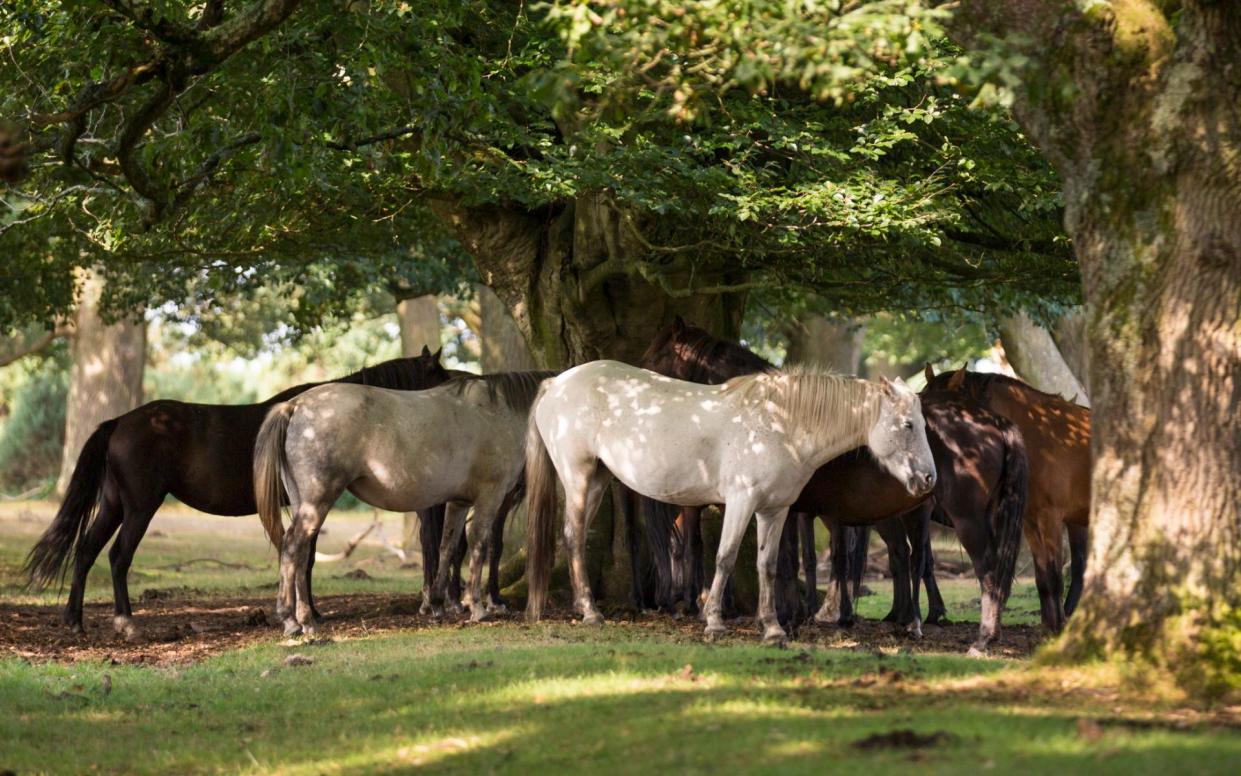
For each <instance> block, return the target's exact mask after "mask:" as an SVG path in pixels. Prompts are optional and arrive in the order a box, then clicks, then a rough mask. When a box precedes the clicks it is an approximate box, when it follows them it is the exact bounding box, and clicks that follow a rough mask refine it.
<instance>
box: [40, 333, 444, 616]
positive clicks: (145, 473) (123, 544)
mask: <svg viewBox="0 0 1241 776" xmlns="http://www.w3.org/2000/svg"><path fill="white" fill-rule="evenodd" d="M439 356H440V354H439V352H438V351H437V352H435V353H431V352H430V350H429V349H427V348H423V351H422V354H421V355H420V356H416V357H414V358H399V359H393V360H391V361H385V362H383V363H381V364H376V365H375V366H372V367H367V368H366V369H362V370H360V371H358V372H354V373H353V374H351V375H347V376H345V377H342V378H340V379H339V380H336V381H334V382H341V383H357V384H361V385H370V386H380V387H386V388H394V389H400V390H419V389H424V388H431V387H433V386H436V385H439V384H440V383H443V382H445V381H446V380H448V378H449V376H450V375H449V372H448V371H447V370H446V369H444V367H443V366H441V365H440V362H439ZM316 385H321V383H307V384H306V385H299V386H296V387H293V388H289V389H288V390H286V391H283V392H281V393H279V394H276V395H275V396H273V397H271V398H270V399H268V400H267V401H264V402H260V403H258V404H237V405H221V404H190V403H187V402H180V401H168V400H158V401H152V402H148V403H147V404H144V405H142V406H141V407H139V408H137V409H135V410H132V411H130V412H128V413H126V414H124V415H121V416H120V417H118V418H113V419H112V420H109V421H106V422H104V423H101V424H100V425H99V428H97V429H96V430H95V432H94V433H93V434H91V436H90V438H89V439H88V440H87V442H86V445H85V446H84V447H83V448H82V453H81V455H79V456H78V462H77V465H76V466H75V468H74V470H73V476H72V477H71V478H70V480H69V488H68V491H67V492H66V494H65V498H64V501H62V502H61V505H60V510H59V511H58V512H57V513H56V517H55V518H54V519H53V520H52V524H51V525H50V526H49V527H48V529H47V531H45V532H44V534H43V536H42V537H41V538H40V539H39V541H38V543H37V544H36V545H35V546H34V549H32V550H31V551H30V554H29V556H28V557H27V559H26V571H27V572H28V573H29V575H30V580H31V582H32V584H36V585H46V584H48V583H50V582H53V581H56V580H63V579H64V576H65V574H66V572H67V571H68V567H69V559H70V556H71V555H72V557H73V580H72V584H71V586H70V588H69V601H68V603H66V605H65V611H64V615H63V620H64V622H65V624H66V625H69V626H70V627H71V628H73V629H74V630H75V631H79V632H80V631H81V630H82V596H83V594H84V592H85V588H86V575H87V573H88V572H89V571H90V568H91V566H92V565H94V563H95V559H96V558H97V557H98V556H99V553H100V551H101V550H102V549H103V546H104V545H105V544H107V542H108V540H109V539H110V538H111V537H112V534H114V533H116V531H117V529H118V528H119V529H120V535H119V536H118V537H117V539H116V541H115V542H113V544H112V549H111V550H110V551H109V553H108V559H109V560H110V561H111V565H112V589H113V596H114V599H115V601H114V603H115V612H116V615H115V617H114V618H113V626H114V627H115V628H116V629H117V631H118V632H121V633H124V634H125V635H126V636H127V637H129V636H133V635H134V634H135V633H136V629H135V627H134V625H133V622H132V619H131V618H132V616H133V611H132V609H131V608H130V601H129V587H128V582H127V576H128V574H129V567H130V564H131V563H132V562H133V559H134V553H135V552H136V551H137V549H138V544H139V542H141V541H142V537H143V536H144V535H145V534H146V530H147V526H148V525H150V523H151V518H153V517H154V516H155V512H156V510H158V509H159V507H160V505H161V504H163V503H164V499H165V498H166V497H167V496H168V495H170V494H171V495H173V496H175V497H177V498H178V499H180V500H181V501H182V502H184V503H186V504H188V505H189V506H191V507H193V508H195V509H197V510H199V511H202V512H206V513H208V514H212V515H252V514H254V513H255V509H256V508H255V504H254V488H253V485H252V482H253V480H252V477H253V474H252V471H251V467H252V464H251V462H252V460H253V456H254V440H255V437H256V436H257V435H258V431H259V426H261V425H262V423H263V418H264V417H266V415H267V411H268V409H270V408H271V407H272V406H273V405H276V404H279V403H280V402H283V401H287V400H288V399H291V398H292V397H294V396H297V395H298V394H300V393H303V392H305V391H307V390H309V389H310V388H313V387H315V386H316ZM311 557H313V551H312V554H311ZM307 574H308V575H309V570H307Z"/></svg>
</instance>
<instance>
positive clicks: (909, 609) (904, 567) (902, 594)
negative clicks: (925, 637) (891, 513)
mask: <svg viewBox="0 0 1241 776" xmlns="http://www.w3.org/2000/svg"><path fill="white" fill-rule="evenodd" d="M875 529H876V530H878V531H879V536H880V537H881V538H882V539H883V541H884V543H885V544H887V545H888V568H889V570H890V571H891V574H892V609H891V611H889V612H888V614H887V616H885V617H884V618H883V619H884V621H885V622H894V623H897V624H900V625H907V624H909V623H910V622H912V620H913V597H912V591H913V581H912V580H911V579H910V578H909V575H910V551H909V539H908V537H907V535H906V533H905V527H904V526H903V525H901V522H900V520H897V519H895V518H891V517H889V518H886V519H884V520H880V521H879V522H878V523H876V524H875Z"/></svg>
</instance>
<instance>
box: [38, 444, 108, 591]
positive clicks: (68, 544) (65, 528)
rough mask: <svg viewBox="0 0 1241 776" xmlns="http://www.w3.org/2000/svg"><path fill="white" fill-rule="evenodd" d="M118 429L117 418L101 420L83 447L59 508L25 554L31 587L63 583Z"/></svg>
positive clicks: (90, 516) (97, 494)
mask: <svg viewBox="0 0 1241 776" xmlns="http://www.w3.org/2000/svg"><path fill="white" fill-rule="evenodd" d="M115 430H116V420H115V419H113V420H108V421H105V422H103V423H100V424H99V428H97V429H95V433H93V434H91V435H90V439H87V440H86V444H85V445H84V446H83V447H82V453H81V454H80V455H79V456H78V463H77V466H75V467H74V468H73V476H72V477H70V478H69V489H68V491H67V492H66V493H65V498H64V501H62V502H61V503H60V510H59V511H57V512H56V517H55V518H54V519H53V520H52V524H51V525H49V526H48V527H47V530H46V531H44V532H43V536H41V537H39V542H38V544H36V545H35V546H34V549H32V550H31V551H30V554H29V555H27V556H26V566H25V568H24V569H23V570H24V571H25V573H26V574H28V575H29V577H30V584H31V585H32V586H34V587H39V588H42V587H46V586H47V585H49V584H51V583H52V582H54V581H55V582H60V583H62V584H63V583H64V579H65V572H67V571H68V570H69V556H70V554H71V553H72V551H74V550H75V549H76V547H77V545H78V543H79V542H80V541H81V539H82V536H84V535H85V534H86V531H87V529H88V528H89V527H90V522H91V520H92V519H94V517H95V512H96V510H97V509H98V507H99V498H100V492H101V491H102V490H103V483H104V480H105V478H106V477H107V473H108V442H109V440H111V438H112V432H113V431H115Z"/></svg>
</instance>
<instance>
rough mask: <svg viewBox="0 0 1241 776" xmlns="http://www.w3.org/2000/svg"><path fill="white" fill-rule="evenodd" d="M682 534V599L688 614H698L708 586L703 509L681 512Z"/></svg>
mask: <svg viewBox="0 0 1241 776" xmlns="http://www.w3.org/2000/svg"><path fill="white" fill-rule="evenodd" d="M681 525H682V527H681V533H682V535H683V536H684V537H685V538H684V539H683V540H682V541H683V542H684V545H685V549H684V551H683V552H682V556H681V557H682V563H683V564H684V570H683V572H682V580H683V585H682V598H683V600H684V602H685V611H686V613H687V614H697V613H698V611H699V607H700V606H701V602H702V600H703V595H704V593H705V591H704V589H703V588H704V587H705V586H706V577H707V574H706V568H705V563H706V550H705V549H704V548H703V545H702V509H700V508H699V507H686V508H685V509H683V510H682V511H681Z"/></svg>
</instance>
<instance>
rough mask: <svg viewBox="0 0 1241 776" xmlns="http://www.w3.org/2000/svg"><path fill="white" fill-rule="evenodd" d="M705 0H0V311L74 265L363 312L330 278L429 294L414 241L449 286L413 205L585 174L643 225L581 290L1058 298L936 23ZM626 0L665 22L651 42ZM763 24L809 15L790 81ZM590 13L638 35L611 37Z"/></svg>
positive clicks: (579, 188) (902, 300)
mask: <svg viewBox="0 0 1241 776" xmlns="http://www.w3.org/2000/svg"><path fill="white" fill-rule="evenodd" d="M693 5H694V6H695V7H694V8H690V9H683V10H685V11H687V12H680V11H678V10H677V8H676V7H674V5H673V4H668V3H663V2H650V3H618V4H608V5H607V9H608V10H607V13H608V14H611V16H609V17H607V18H602V17H599V15H598V13H597V12H596V10H595V9H596V6H593V5H592V4H565V5H561V6H552V7H550V8H548V7H539V8H536V9H528V8H526V7H525V6H523V5H520V4H516V5H515V4H511V3H503V2H497V1H492V2H486V1H480V2H470V3H448V2H430V3H423V4H419V5H418V6H417V7H416V8H415V7H413V6H411V5H410V4H408V3H405V2H390V1H385V0H377V1H376V2H372V3H369V4H368V5H366V6H365V7H362V6H357V5H356V4H349V3H344V2H338V1H336V0H312V1H310V2H306V1H303V2H288V1H287V0H286V1H285V2H276V0H256V1H255V2H249V3H240V2H238V3H220V2H207V3H202V4H184V3H173V2H162V3H158V2H157V3H139V2H84V3H75V4H61V3H55V2H51V0H18V2H15V3H12V4H9V5H7V6H6V9H5V10H4V11H0V14H4V18H3V25H4V29H5V35H4V39H3V46H4V48H5V55H6V58H8V59H10V60H11V61H12V62H13V63H14V64H15V66H14V67H8V68H5V69H4V70H3V73H2V74H0V95H3V96H0V115H3V116H6V117H8V118H9V119H10V120H11V121H13V122H15V123H17V124H18V125H19V126H22V127H25V135H24V137H23V142H24V143H26V144H27V146H28V148H29V150H30V153H29V167H30V171H31V172H30V176H29V177H28V178H27V179H26V181H25V182H24V183H22V184H20V185H18V186H15V187H12V188H10V189H9V191H8V192H7V193H6V194H5V195H4V199H5V202H6V204H7V205H8V206H9V213H8V214H7V215H6V216H0V218H3V219H4V220H2V221H0V230H2V232H3V233H2V234H0V243H2V244H3V247H4V248H5V249H6V250H7V251H8V252H9V253H10V254H11V255H14V256H16V257H18V258H17V259H16V260H15V261H13V262H11V263H10V264H9V265H8V266H7V267H6V268H5V269H3V270H0V272H6V273H8V275H9V276H8V277H5V278H2V279H3V281H4V283H5V285H6V286H9V287H13V288H19V287H20V288H22V289H23V291H22V293H21V294H19V295H15V297H14V299H12V300H10V301H8V302H6V303H5V305H4V307H3V308H2V309H0V322H3V323H9V324H11V323H13V322H15V321H18V320H23V319H28V318H30V317H32V316H35V317H39V316H42V317H45V318H46V317H48V316H50V315H52V314H53V313H55V312H56V311H58V310H60V309H63V307H64V306H65V305H66V304H67V300H68V294H69V293H70V291H69V289H70V287H69V286H68V285H67V284H66V282H65V280H64V278H65V269H66V267H69V266H72V265H74V264H77V263H82V262H84V261H91V262H102V263H103V264H104V265H105V267H106V268H107V271H108V272H109V273H110V274H112V275H113V276H114V277H115V278H116V279H117V280H118V281H119V282H117V283H114V284H113V285H112V286H111V288H112V289H114V293H117V294H121V295H122V296H124V297H125V298H124V299H121V300H120V302H121V304H122V306H124V305H125V304H128V305H134V304H138V303H140V302H142V301H148V302H149V301H158V300H162V299H170V298H174V299H175V298H181V297H182V296H184V295H185V294H186V293H187V289H190V288H191V287H192V288H193V289H195V290H197V291H198V292H200V293H201V294H202V295H203V296H204V297H205V298H207V299H214V298H218V297H221V296H224V295H228V294H232V293H235V292H238V291H246V290H249V289H251V288H252V287H253V285H254V284H255V283H256V282H258V281H260V280H261V281H263V282H270V281H272V280H273V279H274V280H277V281H279V282H284V283H288V284H293V285H297V286H300V287H302V288H303V291H302V292H301V293H303V294H305V295H306V296H307V297H308V298H307V299H306V302H305V304H304V305H303V306H302V307H300V308H299V309H302V310H304V311H306V314H305V319H306V320H307V321H311V320H312V319H313V318H314V317H315V316H316V315H318V314H319V312H320V311H323V310H327V311H330V312H340V311H341V309H342V308H341V305H344V304H348V303H351V302H348V301H346V300H348V299H350V298H349V297H348V296H347V295H344V294H342V293H341V290H342V289H347V288H353V287H358V286H367V285H375V284H380V283H390V282H391V281H392V280H393V278H394V277H397V276H398V275H400V274H401V273H402V272H405V273H411V272H412V274H413V275H414V278H413V280H412V281H410V282H409V283H408V285H410V286H413V287H424V286H425V285H427V283H426V280H425V278H424V277H423V275H425V274H427V271H428V270H427V268H428V267H433V266H437V264H436V262H432V261H428V259H429V258H435V259H436V260H437V262H438V266H440V267H442V268H444V271H442V272H436V271H431V272H430V274H431V276H432V278H438V282H440V283H441V285H442V284H444V283H446V282H447V283H448V284H451V281H453V280H457V279H460V278H462V277H465V275H466V274H467V273H466V271H465V270H463V269H462V267H463V266H464V264H463V263H462V262H461V256H460V253H459V249H457V248H456V246H455V244H453V243H452V242H451V241H450V240H448V239H447V238H446V237H445V236H444V233H443V230H442V227H441V225H440V224H439V223H438V222H437V221H436V220H435V219H434V218H433V217H431V216H430V214H429V211H428V209H427V207H426V204H427V203H428V202H434V201H436V200H443V199H448V200H451V201H452V202H454V203H458V204H466V205H474V204H489V205H500V206H504V207H519V208H521V209H523V210H524V211H526V212H539V211H540V210H543V211H547V210H548V209H554V208H556V207H558V206H560V205H562V204H563V203H565V202H567V201H572V199H573V198H574V197H576V196H580V195H582V194H584V193H602V194H603V195H604V196H605V198H606V201H607V202H608V203H609V206H610V207H613V208H615V209H616V210H617V211H618V212H620V213H622V214H623V217H622V218H621V219H620V220H621V223H623V224H625V228H626V230H627V231H629V232H630V234H629V235H628V237H632V238H633V240H634V242H635V243H636V244H638V245H640V246H641V250H640V252H639V253H640V255H636V256H629V257H626V259H625V260H624V261H621V262H612V263H608V262H607V261H602V262H601V264H600V266H599V267H598V272H597V276H598V280H599V282H603V281H604V280H606V278H608V277H615V276H630V277H640V278H643V279H645V280H648V281H650V282H652V283H655V284H657V285H660V286H663V287H664V290H665V291H666V292H668V293H670V294H673V295H678V294H683V293H689V292H690V291H701V290H703V288H704V287H705V288H706V290H713V289H712V288H710V287H709V286H710V284H703V283H700V284H698V285H695V283H694V280H693V278H697V277H706V276H712V275H713V274H718V273H719V271H720V270H721V268H723V269H726V270H727V271H729V272H730V273H731V277H733V278H734V282H732V283H729V284H727V288H721V289H719V290H745V289H767V290H774V292H775V293H788V292H800V291H801V290H804V289H813V290H814V291H815V292H817V293H819V294H821V295H823V296H824V297H825V298H826V299H828V300H829V301H830V302H831V303H832V304H833V305H834V306H836V307H837V308H838V309H839V310H841V311H844V312H849V313H859V312H866V311H871V310H879V309H900V310H909V309H924V308H935V309H941V310H952V309H956V310H962V311H967V312H977V311H979V310H981V309H983V308H984V307H985V306H987V305H990V304H992V303H994V302H996V301H997V300H998V303H999V304H1000V305H1009V306H1012V305H1029V304H1039V303H1043V304H1045V303H1047V302H1051V303H1056V302H1059V301H1064V300H1070V299H1072V298H1073V296H1074V293H1075V276H1074V275H1075V267H1074V265H1073V262H1072V260H1071V256H1070V252H1069V250H1068V247H1067V245H1066V243H1065V241H1064V239H1063V236H1062V234H1061V233H1060V230H1059V227H1058V224H1057V219H1058V213H1059V208H1060V204H1059V201H1058V196H1059V195H1058V184H1057V182H1056V180H1055V177H1054V175H1052V174H1051V172H1050V171H1049V170H1048V168H1047V167H1046V165H1045V164H1044V163H1043V162H1042V161H1041V160H1040V159H1039V158H1038V156H1037V155H1036V154H1035V153H1034V152H1033V151H1032V149H1031V148H1030V147H1029V145H1028V144H1027V143H1026V141H1025V140H1024V138H1022V137H1021V135H1020V133H1018V132H1017V131H1016V129H1015V127H1014V125H1013V124H1012V122H1011V120H1009V119H1008V118H1007V117H1006V116H1005V115H1004V114H1003V113H1002V112H999V111H993V112H977V111H971V110H969V109H968V98H966V97H963V96H962V95H961V94H960V93H958V91H957V90H956V88H955V87H954V86H953V85H952V84H951V83H945V82H942V80H941V79H939V78H937V77H936V75H935V70H934V68H935V67H936V66H937V65H938V63H940V62H942V61H945V60H944V57H947V58H948V59H951V57H952V55H951V53H950V52H946V51H941V50H939V49H937V48H936V46H940V45H941V44H939V43H933V42H931V41H930V40H929V38H928V37H927V35H928V33H927V30H929V29H931V28H930V27H928V26H927V25H928V22H926V21H924V20H923V19H922V18H921V17H919V16H917V15H910V14H906V13H904V11H903V9H904V5H903V4H896V3H890V2H881V3H865V4H860V5H859V4H853V5H859V8H858V9H855V10H854V11H853V12H851V13H849V14H843V15H841V14H837V13H835V12H833V11H831V7H832V6H833V4H832V3H826V4H823V5H822V9H823V10H821V11H817V12H816V13H821V14H826V15H825V16H823V17H822V18H819V17H818V16H815V15H813V14H811V15H809V16H805V15H795V16H787V17H786V16H781V15H780V14H781V13H783V12H781V11H779V7H781V6H784V5H785V4H782V3H761V2H755V3H745V4H709V3H696V4H693ZM698 6H701V8H699V7H698ZM898 6H899V7H898ZM815 8H820V6H818V5H816V6H815ZM626 9H637V10H638V11H641V13H644V14H646V16H647V17H651V18H655V17H658V18H660V19H665V20H669V21H668V23H667V24H665V25H664V26H663V27H662V28H660V29H661V30H662V32H661V33H660V34H661V35H662V37H661V38H659V39H657V40H654V41H648V40H646V39H644V38H642V37H641V36H640V35H639V34H638V33H634V32H633V30H635V29H648V27H640V28H639V27H633V26H627V25H628V20H632V19H637V18H638V14H637V13H630V15H629V16H628V17H622V16H621V14H622V12H624V11H626ZM688 11H692V13H690V12H688ZM897 11H901V12H899V13H898V12H897ZM708 12H711V13H716V14H723V15H724V17H722V18H721V19H718V20H717V19H714V18H712V17H701V16H695V14H705V13H708ZM264 14H267V15H264ZM282 14H283V15H282ZM276 17H279V18H276ZM725 17H726V18H725ZM695 18H701V21H700V22H695V23H693V24H691V21H692V20H693V19H695ZM833 19H839V20H841V21H840V22H839V23H834V22H832V20H833ZM256 20H266V21H263V22H262V24H260V23H259V21H256ZM678 20H681V21H678ZM269 22H270V23H269ZM256 24H257V25H258V26H254V25H256ZM770 24H779V25H785V26H784V27H781V29H786V28H787V30H788V31H789V35H790V36H791V35H794V34H795V33H796V32H797V30H804V31H809V30H810V29H811V28H814V29H820V30H822V31H824V32H823V33H822V34H817V35H810V36H809V37H806V38H805V40H806V41H807V45H809V46H811V47H812V49H811V50H813V51H816V52H818V53H819V54H820V55H821V56H820V58H819V59H818V64H817V65H816V66H815V68H814V69H813V72H809V71H808V72H807V73H804V74H803V75H802V76H800V77H799V78H798V79H797V80H796V81H795V82H794V83H793V84H792V85H789V84H787V82H786V81H787V76H789V75H790V74H791V71H790V68H791V67H793V64H792V63H793V62H795V61H798V62H805V61H806V60H805V59H804V58H803V59H800V60H794V59H793V58H790V57H784V58H782V56H781V54H780V52H779V51H771V52H764V51H763V50H762V49H761V47H760V48H758V49H754V48H752V47H747V46H746V45H745V44H746V42H747V41H753V40H754V39H755V38H754V34H755V31H756V30H760V29H766V28H767V26H769V25H770ZM264 25H266V26H264ZM876 25H878V26H876ZM260 27H261V28H262V29H260ZM252 28H253V29H252ZM247 30H249V32H246V31H247ZM597 30H607V31H608V32H609V34H614V35H620V36H622V42H625V41H628V42H629V44H630V45H629V49H630V50H629V51H628V52H627V53H626V55H625V56H624V57H621V56H612V55H605V54H604V53H603V52H604V51H605V48H604V47H603V46H601V45H594V44H592V42H591V41H593V40H594V38H592V37H591V36H590V35H588V34H587V33H591V32H592V31H597ZM747 30H748V31H749V32H747ZM251 33H252V34H251ZM877 33H878V34H877ZM715 34H724V35H730V36H732V37H730V38H728V39H727V40H722V39H721V40H716V39H714V38H710V37H709V36H711V35H715ZM634 35H639V36H638V37H632V36H634ZM624 36H630V37H624ZM704 36H706V37H704ZM225 39H227V41H231V43H228V45H229V46H232V48H230V49H229V51H230V52H231V53H229V54H228V55H227V56H221V55H220V52H222V51H224V48H221V47H226V46H225V44H226V42H227V41H226V40H225ZM863 39H865V40H869V41H871V43H870V44H867V45H862V46H859V45H856V44H857V41H859V40H863ZM898 39H900V40H902V41H903V42H902V43H901V45H900V46H897V45H896V44H895V43H894V42H893V41H896V40H898ZM851 41H852V43H850V42H851ZM603 43H605V44H607V48H606V50H607V51H613V50H622V51H624V50H625V47H624V46H621V47H620V48H619V49H618V48H617V47H616V46H615V45H614V43H615V41H603ZM695 46H697V48H695ZM652 47H654V50H652ZM682 47H683V48H684V49H685V50H687V51H689V52H691V53H693V52H694V51H698V50H709V51H711V52H714V53H713V55H712V56H714V57H716V58H717V59H718V62H719V63H720V64H719V65H717V64H712V65H710V66H709V67H706V66H704V67H699V66H698V60H696V59H693V58H686V57H685V56H684V55H682V54H680V53H677V52H678V51H680V50H681V49H682ZM906 49H910V50H917V51H921V52H925V54H923V55H921V56H918V57H910V56H905V55H904V54H902V53H900V52H904V51H905V50H906ZM646 51H651V56H650V57H649V59H648V60H647V61H642V60H641V59H639V58H637V57H639V56H640V55H641V53H642V52H646ZM730 57H731V59H730ZM715 72H728V73H732V74H733V75H734V76H736V77H730V79H722V78H719V77H716V76H715V75H713V73H715ZM756 84H759V85H761V88H759V89H758V90H757V91H755V90H753V88H752V87H754V86H755V85H756ZM674 85H675V86H679V87H682V88H683V89H691V88H694V89H696V91H694V92H693V94H692V95H689V96H687V93H686V92H684V91H683V90H682V91H680V92H679V91H678V89H677V88H670V87H672V86H674ZM741 87H745V88H741ZM170 95H171V96H170ZM707 103H710V106H711V109H710V110H709V111H708V110H703V109H702V106H704V105H706V104H707ZM411 250H412V251H413V252H414V258H413V259H412V260H411V257H410V252H411ZM156 268H158V269H156ZM411 268H412V270H411ZM420 273H421V274H420ZM672 277H678V278H679V277H690V278H691V281H690V286H689V287H673V284H672V281H670V280H669V278H672ZM299 323H300V321H299Z"/></svg>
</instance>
